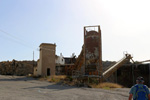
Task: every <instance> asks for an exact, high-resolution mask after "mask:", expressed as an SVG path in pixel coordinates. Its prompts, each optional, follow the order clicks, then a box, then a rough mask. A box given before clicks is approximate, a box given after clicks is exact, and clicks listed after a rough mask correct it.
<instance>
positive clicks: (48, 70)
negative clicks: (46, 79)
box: [47, 68, 51, 76]
mask: <svg viewBox="0 0 150 100" xmlns="http://www.w3.org/2000/svg"><path fill="white" fill-rule="evenodd" d="M50 75H51V70H50V68H47V76H50Z"/></svg>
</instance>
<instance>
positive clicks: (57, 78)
mask: <svg viewBox="0 0 150 100" xmlns="http://www.w3.org/2000/svg"><path fill="white" fill-rule="evenodd" d="M66 77H67V76H66V75H58V76H50V78H49V79H47V80H48V81H49V82H55V83H57V82H60V81H62V80H65V79H66Z"/></svg>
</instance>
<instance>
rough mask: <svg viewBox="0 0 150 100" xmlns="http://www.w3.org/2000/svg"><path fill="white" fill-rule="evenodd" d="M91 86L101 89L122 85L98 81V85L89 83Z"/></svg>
mask: <svg viewBox="0 0 150 100" xmlns="http://www.w3.org/2000/svg"><path fill="white" fill-rule="evenodd" d="M90 86H91V87H92V88H103V89H111V88H123V86H121V85H119V84H115V83H108V82H105V83H100V84H98V85H95V84H94V85H90Z"/></svg>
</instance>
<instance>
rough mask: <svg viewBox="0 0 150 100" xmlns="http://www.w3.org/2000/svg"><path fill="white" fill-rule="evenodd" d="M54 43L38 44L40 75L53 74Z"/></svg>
mask: <svg viewBox="0 0 150 100" xmlns="http://www.w3.org/2000/svg"><path fill="white" fill-rule="evenodd" d="M55 48H56V45H55V44H49V43H42V44H41V45H40V62H39V64H40V65H39V66H41V75H42V76H51V75H55Z"/></svg>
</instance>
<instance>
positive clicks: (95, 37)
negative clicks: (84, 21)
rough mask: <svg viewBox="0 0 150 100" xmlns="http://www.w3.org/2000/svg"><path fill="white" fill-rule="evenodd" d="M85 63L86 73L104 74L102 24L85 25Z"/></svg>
mask: <svg viewBox="0 0 150 100" xmlns="http://www.w3.org/2000/svg"><path fill="white" fill-rule="evenodd" d="M84 65H85V74H86V75H100V76H102V43H101V30H100V26H85V27H84Z"/></svg>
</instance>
